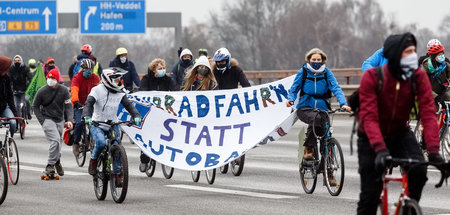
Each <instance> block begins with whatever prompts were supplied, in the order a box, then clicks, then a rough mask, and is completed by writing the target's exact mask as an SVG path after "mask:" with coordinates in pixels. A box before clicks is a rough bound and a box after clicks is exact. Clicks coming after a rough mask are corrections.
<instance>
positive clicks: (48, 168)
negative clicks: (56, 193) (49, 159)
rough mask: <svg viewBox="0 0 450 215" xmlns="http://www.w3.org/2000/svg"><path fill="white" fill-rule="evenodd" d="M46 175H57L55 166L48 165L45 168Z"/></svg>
mask: <svg viewBox="0 0 450 215" xmlns="http://www.w3.org/2000/svg"><path fill="white" fill-rule="evenodd" d="M45 173H46V174H50V173H55V165H50V164H47V166H46V167H45Z"/></svg>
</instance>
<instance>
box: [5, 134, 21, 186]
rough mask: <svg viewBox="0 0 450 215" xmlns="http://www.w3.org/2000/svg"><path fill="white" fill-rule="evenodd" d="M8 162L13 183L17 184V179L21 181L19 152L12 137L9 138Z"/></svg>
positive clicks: (7, 148)
mask: <svg viewBox="0 0 450 215" xmlns="http://www.w3.org/2000/svg"><path fill="white" fill-rule="evenodd" d="M6 163H7V165H6V166H7V168H8V172H9V178H10V179H11V183H12V184H14V185H16V184H17V181H19V152H18V151H17V145H16V142H15V141H14V139H12V138H9V140H8V144H7V147H6Z"/></svg>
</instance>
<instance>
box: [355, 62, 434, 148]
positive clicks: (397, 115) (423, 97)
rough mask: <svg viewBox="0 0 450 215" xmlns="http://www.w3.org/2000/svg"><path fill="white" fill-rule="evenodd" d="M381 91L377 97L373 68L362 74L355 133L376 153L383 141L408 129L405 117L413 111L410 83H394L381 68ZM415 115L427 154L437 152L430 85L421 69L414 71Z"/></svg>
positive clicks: (391, 77)
mask: <svg viewBox="0 0 450 215" xmlns="http://www.w3.org/2000/svg"><path fill="white" fill-rule="evenodd" d="M383 77H384V78H383V87H382V90H381V92H379V93H377V87H378V84H377V81H378V78H377V75H376V70H375V68H372V69H370V70H367V71H366V72H364V74H363V76H362V78H361V84H360V88H359V102H360V111H359V114H358V117H359V120H360V121H359V123H360V126H359V130H360V131H362V132H365V133H366V134H367V136H368V138H369V142H370V145H371V146H372V148H373V149H374V150H375V152H378V151H379V150H381V149H384V148H386V144H385V141H384V140H385V138H387V137H390V136H393V135H395V134H396V132H399V131H404V130H406V129H409V125H408V124H409V123H408V121H409V114H410V113H411V109H412V108H413V104H414V101H413V98H412V89H411V83H410V79H408V80H405V81H397V80H396V79H395V78H394V77H393V76H392V75H391V73H390V72H389V71H388V68H387V64H386V65H384V76H383ZM415 81H416V96H417V99H418V103H419V115H420V118H421V120H422V124H423V127H424V130H425V131H426V132H425V142H426V143H427V150H428V152H429V153H438V152H439V134H438V125H437V119H436V114H435V110H434V100H433V96H432V94H431V85H430V81H429V80H428V77H427V75H426V74H425V72H423V71H422V70H421V69H417V70H416V71H415Z"/></svg>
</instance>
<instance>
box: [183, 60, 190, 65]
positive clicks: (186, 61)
mask: <svg viewBox="0 0 450 215" xmlns="http://www.w3.org/2000/svg"><path fill="white" fill-rule="evenodd" d="M189 63H191V59H185V60H183V64H189Z"/></svg>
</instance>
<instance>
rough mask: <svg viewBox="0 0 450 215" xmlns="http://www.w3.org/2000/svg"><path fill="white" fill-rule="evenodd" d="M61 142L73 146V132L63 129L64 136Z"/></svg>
mask: <svg viewBox="0 0 450 215" xmlns="http://www.w3.org/2000/svg"><path fill="white" fill-rule="evenodd" d="M63 140H64V143H65V144H66V145H68V146H71V145H72V144H73V130H69V129H68V128H65V129H64V134H63Z"/></svg>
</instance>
